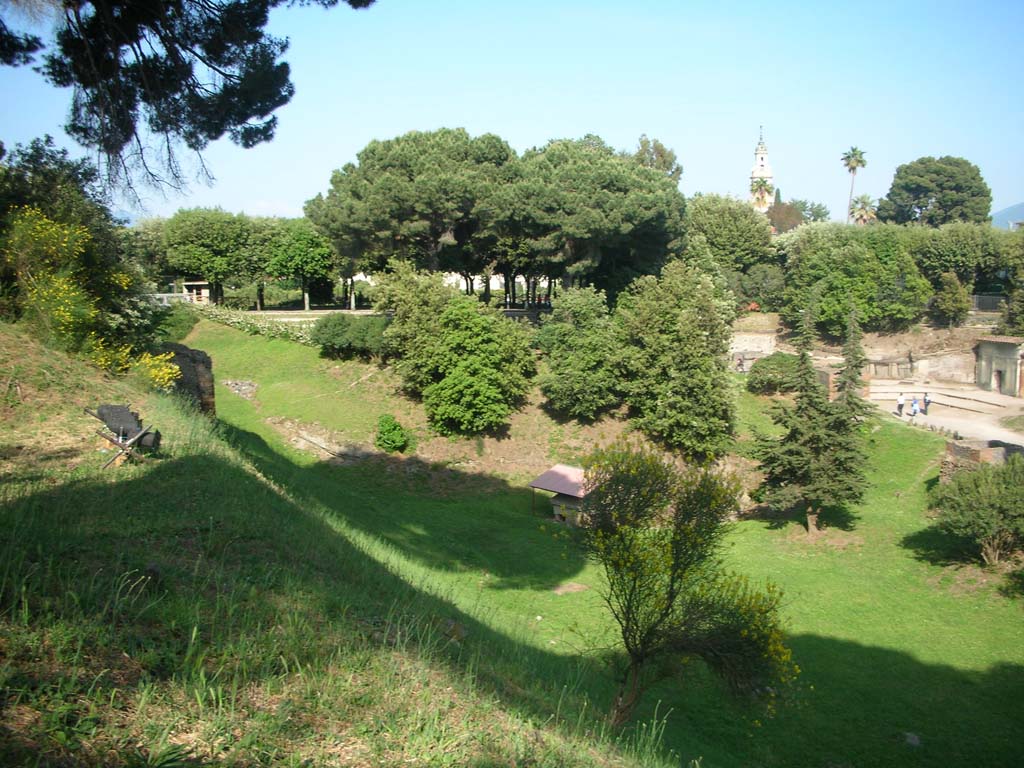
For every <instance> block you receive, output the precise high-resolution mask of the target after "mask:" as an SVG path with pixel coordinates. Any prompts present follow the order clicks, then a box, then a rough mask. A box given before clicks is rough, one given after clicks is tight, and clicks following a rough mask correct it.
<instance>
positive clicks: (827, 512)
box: [742, 504, 859, 532]
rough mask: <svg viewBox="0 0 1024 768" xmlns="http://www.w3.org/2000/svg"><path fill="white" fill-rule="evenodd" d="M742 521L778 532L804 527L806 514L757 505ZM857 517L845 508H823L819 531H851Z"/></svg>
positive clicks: (819, 519)
mask: <svg viewBox="0 0 1024 768" xmlns="http://www.w3.org/2000/svg"><path fill="white" fill-rule="evenodd" d="M742 517H743V519H744V520H757V521H759V522H762V523H764V524H765V527H766V528H768V529H769V530H771V531H779V530H783V529H785V528H788V527H789V526H790V525H791V524H793V523H797V524H799V525H802V526H804V527H806V525H807V513H806V511H805V510H804V509H803V508H800V509H797V508H790V509H775V508H774V507H771V506H769V505H767V504H758V505H757V506H755V507H751V508H750V509H749V510H747V511H745V512H744V513H743V515H742ZM858 519H859V516H858V515H857V514H856V513H855V512H853V511H851V510H850V509H849V508H848V507H846V506H834V507H824V508H822V510H821V513H820V514H819V515H818V528H819V530H820V531H824V530H827V529H829V528H838V529H839V530H841V531H847V532H849V531H852V530H854V529H855V528H856V523H857V520H858Z"/></svg>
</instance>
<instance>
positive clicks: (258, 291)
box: [256, 280, 263, 312]
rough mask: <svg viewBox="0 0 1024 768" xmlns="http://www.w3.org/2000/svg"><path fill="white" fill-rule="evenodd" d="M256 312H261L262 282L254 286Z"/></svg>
mask: <svg viewBox="0 0 1024 768" xmlns="http://www.w3.org/2000/svg"><path fill="white" fill-rule="evenodd" d="M256 311H257V312H262V311H263V281H262V280H261V281H260V282H259V283H258V284H257V285H256Z"/></svg>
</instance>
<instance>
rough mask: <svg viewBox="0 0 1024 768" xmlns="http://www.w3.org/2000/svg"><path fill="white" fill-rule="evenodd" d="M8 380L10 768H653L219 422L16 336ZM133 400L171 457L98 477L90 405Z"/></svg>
mask: <svg viewBox="0 0 1024 768" xmlns="http://www.w3.org/2000/svg"><path fill="white" fill-rule="evenodd" d="M0 372H2V374H3V375H2V376H0V386H3V389H0V394H2V396H3V402H2V418H3V422H2V453H0V462H2V464H0V470H2V473H3V474H2V477H3V482H2V483H0V501H2V504H3V506H2V517H0V563H2V565H0V692H2V693H0V695H2V698H0V763H2V764H4V765H69V764H78V765H164V766H170V765H207V764H218V765H219V764H226V765H270V764H274V765H399V764H421V765H469V766H480V767H481V768H482V767H483V766H497V765H501V766H505V765H538V766H539V765H548V766H555V765H579V766H584V765H622V766H629V765H641V764H644V765H646V764H650V762H651V760H652V759H654V758H653V757H652V756H651V754H650V751H651V746H650V743H649V741H650V733H649V732H648V731H647V730H644V729H641V731H640V732H639V738H638V740H636V742H635V743H633V742H631V743H627V742H622V743H620V744H617V745H616V744H613V743H611V739H609V738H605V737H604V736H603V734H602V733H601V732H600V730H601V726H600V725H599V723H598V721H597V720H596V719H595V718H593V717H592V716H591V713H590V712H588V711H586V709H585V707H584V706H582V699H581V697H580V694H579V692H578V691H574V690H571V689H565V690H563V689H562V684H563V683H565V682H568V681H571V679H572V676H573V675H576V676H577V677H578V676H579V675H580V674H581V672H580V671H579V665H573V666H572V668H571V669H566V670H562V671H559V672H555V671H554V669H551V667H552V666H553V665H551V664H548V668H547V669H546V668H545V666H544V664H543V663H538V661H537V659H535V658H533V654H532V653H531V652H530V651H529V650H526V649H525V648H524V647H523V646H522V645H521V644H519V643H516V642H513V641H511V640H509V639H508V638H506V637H503V636H500V635H498V634H496V633H494V632H493V631H492V630H490V629H489V628H487V627H486V626H483V625H482V624H480V623H479V622H478V621H475V620H474V619H473V618H471V617H470V616H468V615H467V614H465V613H464V612H462V611H460V610H459V609H458V608H457V607H455V606H454V605H452V603H451V602H450V601H448V600H446V599H445V598H444V597H443V596H440V595H438V594H433V593H431V591H429V590H427V589H425V588H424V587H423V586H422V585H418V584H414V583H411V582H410V581H408V580H406V579H403V578H402V576H401V575H399V573H398V571H399V568H398V566H399V565H400V563H397V562H394V561H395V558H394V557H393V556H392V555H391V554H390V553H389V548H388V547H387V546H377V547H376V548H375V549H374V551H373V553H372V554H371V553H370V552H368V551H367V549H366V548H365V547H364V546H362V545H361V543H360V539H359V537H358V536H356V535H353V532H352V531H351V530H350V529H349V528H348V526H347V525H346V523H345V522H344V520H342V519H341V518H339V517H335V516H326V515H324V514H322V512H323V509H322V507H318V506H316V505H314V504H308V503H306V501H307V500H306V499H304V498H301V497H299V498H297V497H295V496H294V495H293V494H292V493H291V490H292V489H289V487H288V486H287V485H284V484H278V483H275V482H273V481H272V480H271V479H270V478H269V477H268V476H267V475H266V474H263V473H261V472H260V471H258V470H257V469H256V468H254V466H253V465H252V463H250V462H249V461H248V460H247V458H246V457H245V456H244V455H243V454H241V453H239V451H237V450H236V449H234V448H232V447H230V446H229V445H228V444H227V443H226V442H225V441H224V439H223V435H224V431H223V429H224V428H220V427H218V425H217V424H216V423H215V422H210V421H208V420H207V419H205V418H204V417H202V416H199V415H197V414H195V413H192V412H190V411H189V410H188V409H187V408H183V407H182V406H181V405H180V404H179V403H177V402H175V401H174V400H172V399H170V398H167V397H161V396H154V395H146V394H143V393H142V392H141V391H139V390H136V389H134V388H133V387H132V386H131V384H130V383H125V382H123V381H115V380H111V379H109V378H106V377H104V376H101V375H100V374H98V373H96V372H95V371H93V370H92V369H89V368H87V367H86V366H83V365H81V364H79V363H77V362H75V361H73V360H71V359H69V358H67V357H66V356H64V355H62V354H59V353H54V352H51V351H48V350H45V349H43V348H41V347H39V346H38V345H37V344H35V343H34V342H33V341H31V340H30V339H29V338H28V337H26V336H24V335H23V334H21V333H20V332H18V331H17V330H14V329H12V328H11V327H9V326H0ZM222 397H224V399H227V397H228V396H225V395H222ZM126 401H127V402H130V403H131V404H132V406H133V408H135V409H137V410H139V411H141V413H142V415H143V418H144V419H145V421H146V422H147V423H150V422H151V423H153V424H155V425H157V426H158V427H159V428H160V429H161V431H162V432H163V435H164V447H163V448H162V450H161V455H160V456H159V457H158V458H154V459H153V460H150V461H147V462H145V463H142V464H126V465H123V466H120V467H117V468H111V469H109V470H106V471H101V470H100V466H101V464H102V463H103V462H104V461H106V459H107V458H109V455H110V454H109V453H108V452H107V451H106V450H105V448H104V445H105V443H104V442H103V441H101V440H100V439H99V438H98V437H95V436H94V435H93V430H94V428H95V427H96V426H98V422H95V421H94V420H93V419H91V418H90V417H88V416H86V415H84V414H83V413H82V411H81V408H82V407H83V406H95V405H96V404H98V403H100V402H126ZM226 429H227V432H228V434H229V435H231V434H234V435H235V436H236V437H237V433H233V432H232V431H231V430H230V428H226ZM482 648H486V649H487V651H486V653H483V654H482V651H481V649H482ZM524 669H532V670H534V672H535V673H536V675H537V677H536V679H534V678H533V676H532V675H531V674H528V673H526V674H524V673H523V672H522V670H524ZM559 696H561V697H562V700H563V701H564V706H565V709H564V710H563V711H561V712H559V710H558V701H559Z"/></svg>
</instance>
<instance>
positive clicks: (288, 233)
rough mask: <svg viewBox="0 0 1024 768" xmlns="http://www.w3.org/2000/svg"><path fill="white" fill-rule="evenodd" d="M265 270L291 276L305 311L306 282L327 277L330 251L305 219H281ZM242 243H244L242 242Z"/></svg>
mask: <svg viewBox="0 0 1024 768" xmlns="http://www.w3.org/2000/svg"><path fill="white" fill-rule="evenodd" d="M276 235H277V236H276V237H275V238H274V246H273V252H272V254H271V256H270V260H269V261H268V263H267V266H266V269H267V272H268V273H269V274H270V275H272V276H273V277H291V278H294V279H296V280H298V281H299V282H300V284H301V285H302V303H303V307H304V308H305V309H306V311H309V290H310V284H311V283H313V281H315V280H322V279H325V278H328V277H330V275H331V272H332V271H333V269H334V252H333V251H332V250H331V245H330V243H329V242H328V241H327V238H325V237H324V236H323V235H321V234H320V233H319V232H317V230H316V229H315V228H314V227H313V225H312V224H311V223H310V222H309V220H308V219H285V220H283V221H281V222H280V224H279V225H278V227H277V233H276ZM243 247H244V244H243Z"/></svg>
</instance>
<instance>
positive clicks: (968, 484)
mask: <svg viewBox="0 0 1024 768" xmlns="http://www.w3.org/2000/svg"><path fill="white" fill-rule="evenodd" d="M931 508H932V509H934V510H938V513H939V519H938V527H939V528H940V529H941V530H943V531H945V532H946V533H949V534H952V535H953V536H956V537H958V538H960V539H963V540H964V541H965V542H966V543H968V544H969V545H970V546H972V547H973V548H975V549H976V550H977V551H978V552H979V554H980V555H981V559H982V560H984V561H985V563H987V564H989V565H992V564H994V563H998V562H999V561H1000V560H1001V559H1002V558H1003V557H1005V556H1006V555H1008V554H1009V553H1011V552H1013V551H1014V549H1016V548H1018V547H1020V546H1021V545H1022V544H1024V457H1021V456H1019V455H1014V456H1011V457H1010V458H1009V459H1007V461H1006V463H1005V464H1003V465H1002V466H994V465H991V464H985V465H983V466H982V467H980V468H978V469H976V470H961V471H960V472H958V473H956V474H955V475H954V476H953V478H952V480H951V481H950V482H949V483H946V484H944V485H939V486H937V487H936V489H935V491H934V492H933V495H932V499H931Z"/></svg>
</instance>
